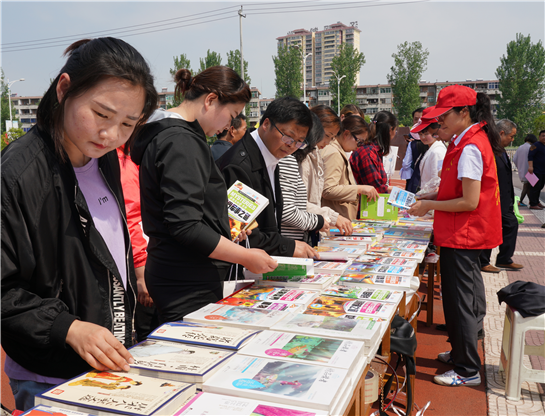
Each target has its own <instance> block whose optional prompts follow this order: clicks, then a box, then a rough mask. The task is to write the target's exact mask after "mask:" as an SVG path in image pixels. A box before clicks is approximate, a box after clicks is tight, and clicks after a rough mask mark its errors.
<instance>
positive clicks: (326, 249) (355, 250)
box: [314, 246, 365, 258]
mask: <svg viewBox="0 0 545 416" xmlns="http://www.w3.org/2000/svg"><path fill="white" fill-rule="evenodd" d="M314 249H315V250H316V251H317V252H318V253H319V254H320V257H322V254H323V253H339V254H343V255H344V254H346V256H347V257H348V258H356V257H358V256H360V255H362V254H363V253H365V249H364V248H361V247H333V246H318V247H314Z"/></svg>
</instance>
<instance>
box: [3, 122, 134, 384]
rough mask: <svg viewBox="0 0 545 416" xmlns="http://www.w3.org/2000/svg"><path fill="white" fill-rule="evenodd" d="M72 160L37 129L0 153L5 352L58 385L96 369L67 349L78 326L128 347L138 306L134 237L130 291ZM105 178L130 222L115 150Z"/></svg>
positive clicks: (105, 162)
mask: <svg viewBox="0 0 545 416" xmlns="http://www.w3.org/2000/svg"><path fill="white" fill-rule="evenodd" d="M65 159H66V161H65V162H63V161H62V160H61V158H60V157H58V156H57V155H56V153H55V149H54V144H53V140H52V139H51V137H50V136H49V134H47V133H46V132H44V131H42V130H40V129H38V127H34V128H33V129H32V130H30V131H29V132H28V133H27V134H26V135H25V136H23V137H21V138H19V139H18V140H16V141H14V142H13V143H11V144H10V145H9V146H8V147H7V148H6V149H4V150H3V151H2V195H1V201H2V232H1V240H2V246H1V262H2V263H1V267H2V271H1V275H2V306H1V308H2V309H1V319H2V347H3V348H4V350H5V351H6V353H7V354H8V355H9V356H10V357H11V358H12V359H13V360H14V361H15V362H17V363H18V364H20V365H21V366H23V367H24V368H26V369H27V370H30V371H33V372H35V373H38V374H41V375H43V376H49V377H60V378H69V377H74V376H76V375H78V374H79V373H81V372H83V371H87V370H88V369H89V365H88V364H87V363H86V362H85V361H84V360H83V359H82V358H81V357H80V356H79V355H78V354H77V353H76V352H75V351H74V350H73V349H72V348H71V347H70V346H68V345H67V344H66V342H65V340H66V335H67V332H68V328H69V327H70V325H71V324H72V322H73V321H74V320H76V319H80V320H82V321H85V322H92V323H95V324H98V325H101V326H103V327H105V328H107V329H109V330H110V331H112V333H113V334H114V335H115V336H116V338H118V339H119V340H120V341H121V342H123V344H124V345H125V346H126V347H128V346H130V345H132V342H133V341H132V340H133V316H134V308H135V305H136V279H135V275H134V265H133V260H132V250H131V244H130V238H129V232H128V229H127V227H126V226H125V227H124V231H125V246H126V248H127V253H126V261H127V270H128V275H129V276H128V279H127V282H128V284H127V290H125V289H123V285H122V284H121V283H120V282H121V279H120V276H119V271H118V270H117V266H116V264H115V261H114V259H113V257H112V256H111V254H110V252H109V250H108V248H107V246H106V244H105V243H104V240H103V239H102V237H101V235H100V234H99V232H98V230H97V229H96V228H95V226H94V223H93V219H92V217H91V215H90V213H89V209H88V207H87V203H86V202H85V198H84V196H83V193H82V192H81V190H80V189H79V187H78V184H77V180H76V176H75V173H74V169H73V168H72V165H71V163H70V161H69V159H68V157H67V156H66V158H65ZM99 169H100V172H101V173H102V175H103V177H104V179H105V181H106V183H107V184H108V186H109V187H110V189H111V191H112V193H113V194H114V195H115V196H116V199H117V201H116V202H117V203H118V206H119V207H120V209H121V212H122V215H123V217H124V218H126V214H125V205H124V201H123V192H122V189H121V183H120V171H119V161H118V157H117V154H116V152H115V150H114V151H112V152H109V153H107V154H106V155H104V156H103V157H101V158H100V159H99Z"/></svg>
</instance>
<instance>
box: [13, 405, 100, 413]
mask: <svg viewBox="0 0 545 416" xmlns="http://www.w3.org/2000/svg"><path fill="white" fill-rule="evenodd" d="M20 416H91V415H90V414H89V413H82V412H77V411H75V410H68V409H62V408H60V407H55V406H46V405H44V404H39V405H38V406H34V407H33V408H32V409H29V410H27V411H26V412H25V413H22V414H21V415H20Z"/></svg>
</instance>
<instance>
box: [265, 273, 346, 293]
mask: <svg viewBox="0 0 545 416" xmlns="http://www.w3.org/2000/svg"><path fill="white" fill-rule="evenodd" d="M338 277H339V276H338V275H334V274H326V273H318V274H316V275H314V276H294V277H293V278H282V277H267V278H263V280H260V281H259V282H258V283H259V285H265V286H281V287H283V286H285V287H294V288H299V289H309V290H322V289H323V288H326V287H328V286H329V285H330V284H331V283H332V282H333V280H336V279H338Z"/></svg>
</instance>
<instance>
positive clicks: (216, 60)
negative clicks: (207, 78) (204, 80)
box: [199, 49, 221, 72]
mask: <svg viewBox="0 0 545 416" xmlns="http://www.w3.org/2000/svg"><path fill="white" fill-rule="evenodd" d="M199 61H200V63H201V66H200V68H199V72H202V71H204V70H205V69H207V68H210V67H213V66H218V65H221V55H220V54H219V53H217V52H214V51H210V49H208V51H206V57H205V58H204V59H202V58H200V59H199Z"/></svg>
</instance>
